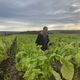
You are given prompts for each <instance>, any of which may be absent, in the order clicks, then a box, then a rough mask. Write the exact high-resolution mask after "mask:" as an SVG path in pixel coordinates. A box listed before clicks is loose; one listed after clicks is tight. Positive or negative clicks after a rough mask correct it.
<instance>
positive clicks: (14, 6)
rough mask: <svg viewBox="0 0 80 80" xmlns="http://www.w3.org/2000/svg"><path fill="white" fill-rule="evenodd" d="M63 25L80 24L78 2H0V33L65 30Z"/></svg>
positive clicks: (47, 0)
mask: <svg viewBox="0 0 80 80" xmlns="http://www.w3.org/2000/svg"><path fill="white" fill-rule="evenodd" d="M64 23H65V24H75V23H80V0H0V31H2V30H9V31H10V30H12V31H21V30H22V31H24V30H25V31H26V30H40V29H42V27H43V26H44V25H46V26H48V27H49V29H66V28H65V27H64V26H62V24H64ZM57 24H59V25H60V24H61V25H60V26H59V25H57ZM68 29H69V27H68ZM70 29H73V28H72V27H70ZM77 29H79V26H78V28H77Z"/></svg>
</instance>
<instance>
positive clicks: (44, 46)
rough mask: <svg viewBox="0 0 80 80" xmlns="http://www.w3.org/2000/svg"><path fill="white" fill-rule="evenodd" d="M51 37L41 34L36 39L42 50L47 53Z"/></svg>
mask: <svg viewBox="0 0 80 80" xmlns="http://www.w3.org/2000/svg"><path fill="white" fill-rule="evenodd" d="M48 42H49V37H48V35H46V36H44V35H43V34H42V33H41V32H40V33H39V34H38V36H37V39H36V44H37V45H41V46H42V47H41V49H42V50H43V51H45V50H46V49H47V48H48Z"/></svg>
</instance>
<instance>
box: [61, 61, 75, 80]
mask: <svg viewBox="0 0 80 80" xmlns="http://www.w3.org/2000/svg"><path fill="white" fill-rule="evenodd" d="M61 73H62V76H63V77H64V78H65V79H66V80H72V78H73V75H74V65H73V64H72V63H70V62H68V63H67V64H63V65H62V67H61Z"/></svg>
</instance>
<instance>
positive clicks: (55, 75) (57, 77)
mask: <svg viewBox="0 0 80 80" xmlns="http://www.w3.org/2000/svg"><path fill="white" fill-rule="evenodd" d="M50 71H51V73H52V74H53V75H54V77H55V79H56V80H62V79H61V77H60V75H59V73H57V72H56V71H55V70H54V69H53V68H51V67H50Z"/></svg>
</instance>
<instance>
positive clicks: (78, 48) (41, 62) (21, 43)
mask: <svg viewBox="0 0 80 80" xmlns="http://www.w3.org/2000/svg"><path fill="white" fill-rule="evenodd" d="M79 36H80V34H49V39H50V41H49V45H48V50H46V51H42V50H41V49H40V47H41V46H36V44H35V40H36V37H37V35H26V34H24V35H16V40H15V37H14V36H6V37H2V36H0V63H2V62H3V61H4V60H5V59H6V58H8V57H9V54H8V50H9V49H10V47H11V44H12V43H13V42H14V40H15V42H16V43H15V44H16V46H14V45H13V47H16V48H15V49H14V50H15V51H12V53H14V54H13V55H14V56H15V57H14V59H13V60H14V63H13V64H14V66H15V68H16V70H17V72H18V75H19V76H20V78H17V79H13V78H12V79H10V78H8V79H3V80H79V79H80V37H79ZM12 49H13V48H12ZM12 53H10V54H12ZM4 56H6V57H4ZM0 72H1V71H0ZM15 75H16V74H15ZM17 77H18V76H17Z"/></svg>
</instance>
